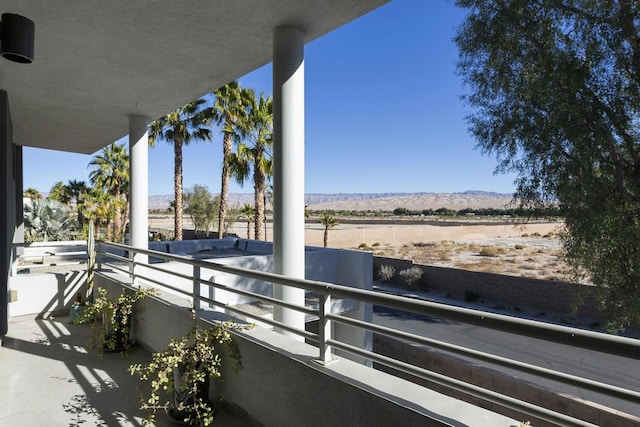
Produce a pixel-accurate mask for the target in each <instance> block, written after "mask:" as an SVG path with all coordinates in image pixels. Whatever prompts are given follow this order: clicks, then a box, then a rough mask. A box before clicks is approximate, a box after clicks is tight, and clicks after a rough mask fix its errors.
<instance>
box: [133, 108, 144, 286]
mask: <svg viewBox="0 0 640 427" xmlns="http://www.w3.org/2000/svg"><path fill="white" fill-rule="evenodd" d="M148 152H149V134H148V130H147V119H146V118H145V117H142V116H137V115H131V116H129V204H130V206H129V209H130V213H129V243H130V245H131V246H133V247H134V248H138V249H149V157H148ZM147 260H148V257H147V256H146V255H137V256H136V258H135V259H134V262H136V263H146V262H147ZM133 273H134V277H135V271H134V272H133Z"/></svg>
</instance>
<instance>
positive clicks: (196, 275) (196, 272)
mask: <svg viewBox="0 0 640 427" xmlns="http://www.w3.org/2000/svg"><path fill="white" fill-rule="evenodd" d="M193 309H194V310H200V266H198V265H194V266H193Z"/></svg>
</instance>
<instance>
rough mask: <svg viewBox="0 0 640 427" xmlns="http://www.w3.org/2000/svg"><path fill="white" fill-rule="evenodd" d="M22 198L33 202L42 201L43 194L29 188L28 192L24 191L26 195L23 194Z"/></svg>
mask: <svg viewBox="0 0 640 427" xmlns="http://www.w3.org/2000/svg"><path fill="white" fill-rule="evenodd" d="M22 196H23V197H26V198H28V199H31V200H38V199H42V194H40V192H39V191H38V190H36V189H35V188H33V187H29V188H27V189H26V190H24V193H22Z"/></svg>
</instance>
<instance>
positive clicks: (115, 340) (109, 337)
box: [102, 310, 131, 353]
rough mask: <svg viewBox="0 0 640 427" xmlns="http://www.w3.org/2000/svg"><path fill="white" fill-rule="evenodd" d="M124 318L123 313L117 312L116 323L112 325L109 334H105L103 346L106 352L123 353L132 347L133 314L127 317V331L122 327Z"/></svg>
mask: <svg viewBox="0 0 640 427" xmlns="http://www.w3.org/2000/svg"><path fill="white" fill-rule="evenodd" d="M123 317H124V315H123V314H122V311H120V310H117V311H116V315H115V320H116V321H115V323H114V324H113V325H111V328H110V330H109V332H107V333H106V334H105V338H104V344H103V345H102V347H103V350H104V351H106V352H114V353H115V352H117V353H121V352H123V351H125V350H126V349H127V348H129V347H130V345H131V341H130V340H129V335H130V332H131V314H128V315H127V322H126V325H127V328H126V330H125V329H124V328H123V327H122V324H123V323H122V320H123Z"/></svg>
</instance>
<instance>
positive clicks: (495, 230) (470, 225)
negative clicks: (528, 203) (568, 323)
mask: <svg viewBox="0 0 640 427" xmlns="http://www.w3.org/2000/svg"><path fill="white" fill-rule="evenodd" d="M149 222H150V227H151V228H161V229H162V228H164V229H167V230H171V229H172V228H173V218H171V217H169V216H152V217H151V218H150V221H149ZM400 222H401V221H400ZM441 222H442V225H432V224H402V223H394V224H371V223H360V224H346V223H339V224H338V225H337V226H336V227H334V228H331V229H330V230H329V245H328V246H330V247H333V248H342V249H361V250H368V251H371V252H373V253H374V255H378V256H388V257H392V258H402V259H411V260H413V261H414V262H415V263H419V264H428V265H440V266H446V267H456V268H463V269H467V270H474V271H486V272H493V273H500V274H509V275H515V276H524V277H534V278H541V279H556V280H564V279H566V272H567V266H566V264H565V263H564V261H563V260H562V247H561V244H560V240H559V239H558V237H557V233H558V232H559V231H560V230H561V226H562V224H561V223H558V222H547V223H528V224H524V223H518V224H516V223H508V222H499V223H498V222H497V223H495V224H488V223H486V222H482V223H480V224H478V223H477V222H474V221H473V220H469V221H467V223H466V224H464V225H448V224H449V223H447V222H445V221H441ZM184 226H185V228H190V227H191V223H190V221H189V220H188V219H187V218H186V217H185V224H184ZM271 226H272V224H271V223H269V224H268V227H267V239H268V240H271V236H272V235H273V230H272V228H271ZM246 230H247V228H246V223H243V222H237V223H235V224H234V225H233V226H232V227H231V229H230V231H231V232H232V233H236V234H237V235H238V236H240V237H247V231H246ZM252 230H253V227H252ZM323 239H324V227H323V226H322V225H321V224H319V223H312V224H306V227H305V243H306V244H307V245H308V246H322V245H323Z"/></svg>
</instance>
